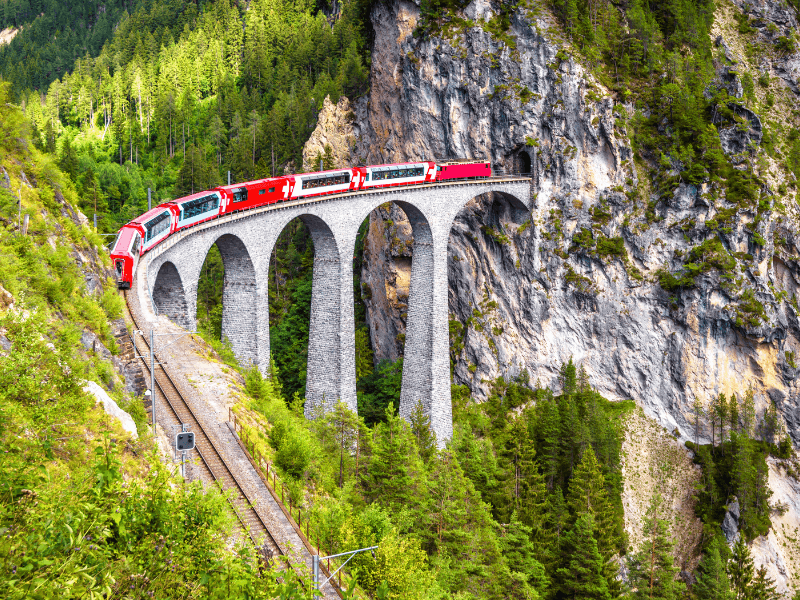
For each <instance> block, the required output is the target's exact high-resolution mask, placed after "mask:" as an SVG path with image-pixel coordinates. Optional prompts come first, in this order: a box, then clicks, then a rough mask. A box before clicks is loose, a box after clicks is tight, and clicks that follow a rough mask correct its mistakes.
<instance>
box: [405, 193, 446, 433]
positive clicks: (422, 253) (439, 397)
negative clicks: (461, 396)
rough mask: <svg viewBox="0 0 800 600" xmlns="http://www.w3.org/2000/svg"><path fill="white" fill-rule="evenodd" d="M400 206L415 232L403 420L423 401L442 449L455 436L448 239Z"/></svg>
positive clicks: (410, 208) (413, 209) (422, 217)
mask: <svg viewBox="0 0 800 600" xmlns="http://www.w3.org/2000/svg"><path fill="white" fill-rule="evenodd" d="M398 204H399V205H400V206H401V207H402V209H403V210H404V211H405V213H406V215H407V216H408V220H409V222H410V223H411V226H412V228H413V230H414V258H413V260H412V263H411V287H410V289H409V295H408V319H407V321H406V343H405V351H404V353H403V354H404V356H405V358H404V360H403V385H402V388H401V391H400V416H402V417H403V418H405V419H409V418H410V416H411V413H412V412H413V411H414V408H415V407H416V405H417V402H420V401H421V402H422V407H423V409H424V411H425V414H427V415H429V416H430V418H431V429H433V431H434V433H435V434H436V439H437V443H438V444H439V446H443V445H444V444H445V443H446V442H447V440H449V439H450V437H451V436H452V434H453V424H452V416H451V415H452V407H451V406H450V362H449V360H450V359H449V352H448V339H449V332H448V324H447V241H448V237H447V236H442V235H434V232H432V230H431V226H430V224H429V223H428V220H427V219H426V218H425V215H423V214H422V212H421V211H420V210H419V209H418V208H416V207H415V206H413V205H411V204H408V203H406V202H398ZM437 229H439V228H437ZM442 229H444V228H442ZM448 233H449V229H448Z"/></svg>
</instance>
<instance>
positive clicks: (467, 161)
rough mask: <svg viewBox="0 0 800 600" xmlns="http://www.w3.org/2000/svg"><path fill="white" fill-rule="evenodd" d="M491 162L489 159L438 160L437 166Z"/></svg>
mask: <svg viewBox="0 0 800 600" xmlns="http://www.w3.org/2000/svg"><path fill="white" fill-rule="evenodd" d="M487 162H489V159H488V158H454V159H452V160H437V161H436V164H437V165H445V166H448V167H449V166H450V165H477V164H483V163H487Z"/></svg>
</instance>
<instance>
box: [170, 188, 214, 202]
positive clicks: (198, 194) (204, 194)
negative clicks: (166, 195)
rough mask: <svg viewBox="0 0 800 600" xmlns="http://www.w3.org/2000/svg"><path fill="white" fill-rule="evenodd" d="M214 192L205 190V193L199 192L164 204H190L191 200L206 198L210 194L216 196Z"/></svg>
mask: <svg viewBox="0 0 800 600" xmlns="http://www.w3.org/2000/svg"><path fill="white" fill-rule="evenodd" d="M215 193H217V192H215V191H214V190H205V191H203V192H197V193H196V194H190V195H188V196H183V197H182V198H175V200H170V201H169V202H164V204H183V203H184V202H188V201H189V200H197V199H198V198H205V197H206V196H208V195H209V194H215Z"/></svg>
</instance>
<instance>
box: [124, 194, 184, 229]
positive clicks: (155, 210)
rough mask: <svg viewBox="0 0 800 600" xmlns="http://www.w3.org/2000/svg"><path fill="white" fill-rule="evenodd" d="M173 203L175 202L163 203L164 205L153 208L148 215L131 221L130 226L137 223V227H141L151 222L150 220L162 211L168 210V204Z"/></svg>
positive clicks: (145, 214)
mask: <svg viewBox="0 0 800 600" xmlns="http://www.w3.org/2000/svg"><path fill="white" fill-rule="evenodd" d="M171 202H173V201H172V200H170V201H168V202H163V203H161V204H159V205H158V206H156V207H155V208H151V209H150V210H148V211H147V212H146V213H144V214H141V215H139V216H138V217H136V218H135V219H134V220H133V221H131V222H130V223H128V224H129V225H131V224H133V223H136V224H137V225H141V224H142V223H144V222H145V221H149V220H150V219H152V218H153V217H155V216H156V215H158V214H159V213H160V212H161V211H163V210H164V209H166V208H167V204H170V203H171Z"/></svg>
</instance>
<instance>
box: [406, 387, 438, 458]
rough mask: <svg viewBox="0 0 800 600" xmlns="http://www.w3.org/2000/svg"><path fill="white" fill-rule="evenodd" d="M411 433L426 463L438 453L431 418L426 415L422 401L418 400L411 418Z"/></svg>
mask: <svg viewBox="0 0 800 600" xmlns="http://www.w3.org/2000/svg"><path fill="white" fill-rule="evenodd" d="M409 423H410V425H411V433H412V435H413V436H414V439H415V440H416V443H417V451H418V452H419V455H420V457H421V458H422V460H424V461H425V462H428V461H429V460H430V459H431V457H432V456H434V454H435V453H436V434H435V433H434V432H433V430H432V429H431V418H430V417H429V416H428V415H426V414H425V407H423V406H422V400H417V403H416V404H415V405H414V410H413V412H412V413H411V415H410V417H409Z"/></svg>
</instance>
